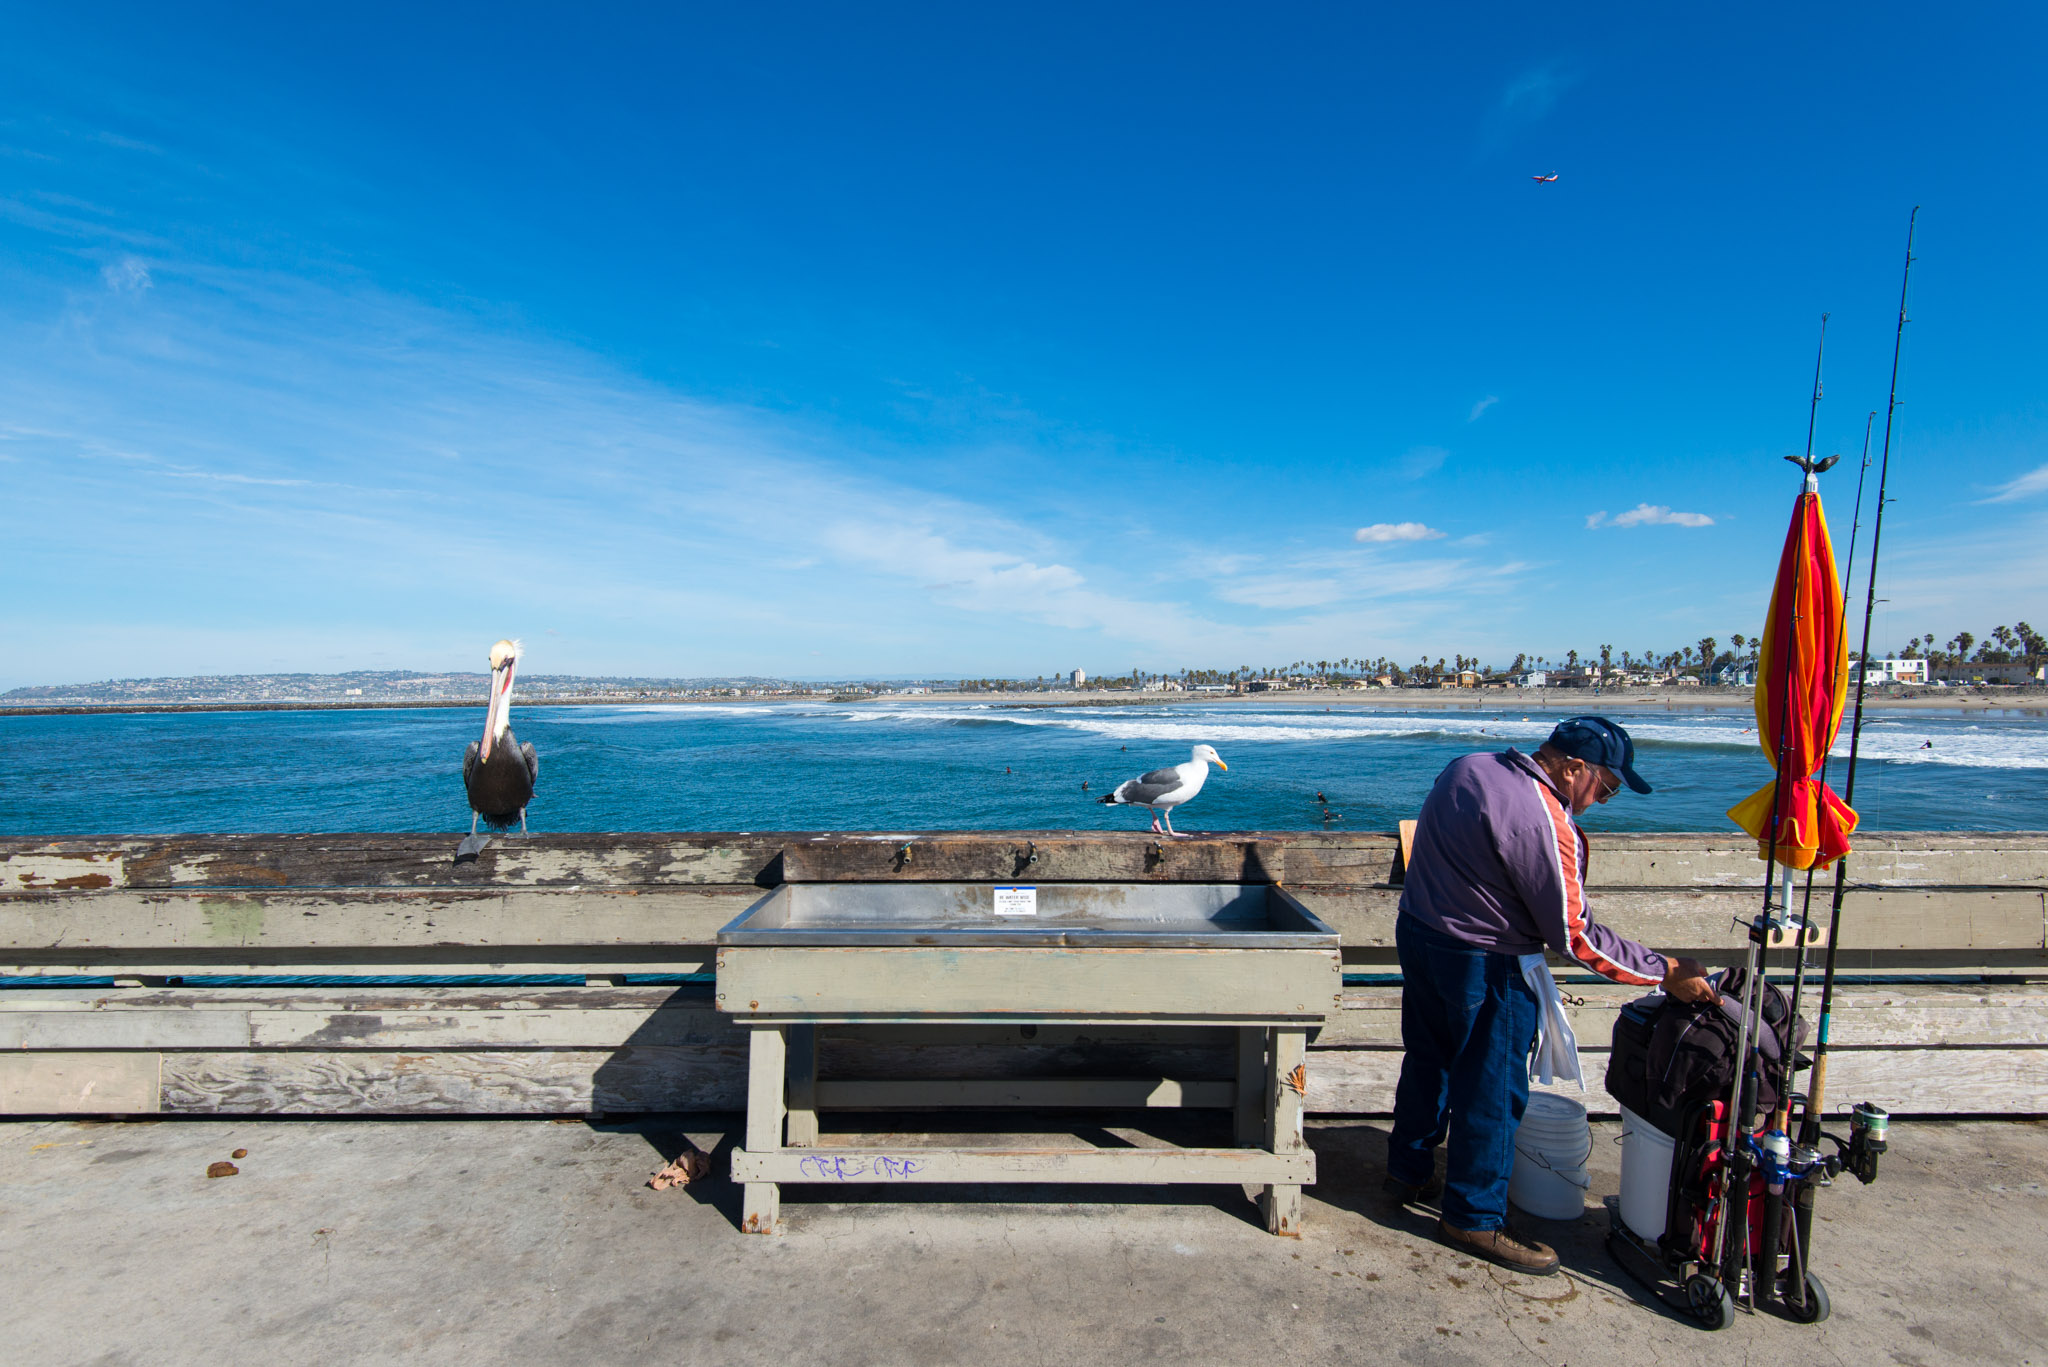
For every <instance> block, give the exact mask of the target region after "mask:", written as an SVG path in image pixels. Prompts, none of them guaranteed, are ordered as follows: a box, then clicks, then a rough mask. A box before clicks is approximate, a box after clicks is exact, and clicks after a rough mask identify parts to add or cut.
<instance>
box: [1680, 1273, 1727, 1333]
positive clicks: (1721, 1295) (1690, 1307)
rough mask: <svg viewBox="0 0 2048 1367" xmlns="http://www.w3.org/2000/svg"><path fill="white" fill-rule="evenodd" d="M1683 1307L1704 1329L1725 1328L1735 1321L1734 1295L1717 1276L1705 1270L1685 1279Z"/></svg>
mask: <svg viewBox="0 0 2048 1367" xmlns="http://www.w3.org/2000/svg"><path fill="white" fill-rule="evenodd" d="M1685 1308H1686V1310H1687V1311H1689V1312H1690V1313H1691V1315H1692V1317H1693V1318H1694V1319H1696V1320H1698V1321H1699V1322H1700V1326H1701V1327H1702V1328H1705V1329H1726V1328H1727V1327H1728V1326H1729V1325H1731V1324H1733V1323H1735V1297H1733V1296H1731V1295H1729V1294H1728V1288H1727V1287H1726V1286H1724V1285H1722V1283H1721V1279H1720V1278H1719V1277H1714V1276H1709V1275H1708V1274H1707V1273H1705V1272H1695V1273H1693V1274H1692V1275H1691V1276H1690V1277H1687V1278H1686V1279H1685Z"/></svg>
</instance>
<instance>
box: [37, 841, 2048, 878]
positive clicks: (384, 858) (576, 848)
mask: <svg viewBox="0 0 2048 1367" xmlns="http://www.w3.org/2000/svg"><path fill="white" fill-rule="evenodd" d="M1033 842H1035V843H1036V846H1037V849H1036V851H1035V852H1036V853H1037V854H1038V856H1039V858H1038V860H1037V862H1036V863H1030V862H1026V863H1025V865H1024V867H1023V868H1022V869H1019V868H1018V867H1017V863H1018V858H1019V855H1020V854H1021V855H1022V856H1023V857H1024V859H1025V860H1026V861H1028V859H1029V855H1030V853H1032V852H1034V851H1033V850H1032V848H1031V846H1032V843H1033ZM454 843H455V841H454V836H453V834H369V835H354V834H344V835H289V836H288V835H240V836H236V835H178V836H151V837H105V838H79V839H60V840H49V839H41V838H33V837H9V838H5V839H0V890H24V889H42V890H49V889H51V888H53V887H56V886H57V885H59V884H60V883H63V884H66V885H68V886H71V887H78V888H92V887H104V888H172V887H186V888H203V887H215V888H255V887H270V888H291V887H300V888H313V887H319V888H325V887H416V888H431V887H446V888H458V887H464V886H474V885H478V884H498V885H508V884H509V885H519V886H557V887H568V886H577V885H580V886H585V887H592V886H600V885H602V886H614V887H625V886H680V885H692V884H710V883H735V884H748V885H753V886H757V887H766V886H772V885H773V884H774V883H776V882H777V881H780V879H781V877H782V865H781V860H782V851H783V848H784V847H785V846H799V845H801V846H804V847H805V848H806V851H807V853H806V857H807V858H809V859H810V860H811V861H812V866H813V867H814V868H827V867H830V866H832V861H834V860H840V861H850V862H841V863H840V864H838V865H837V867H839V868H841V869H843V870H845V871H847V872H850V873H852V874H853V875H854V876H869V874H870V873H871V872H873V870H874V868H875V861H876V860H878V859H879V860H880V863H881V865H882V866H884V867H886V866H887V865H889V864H892V863H894V862H895V859H894V856H895V853H896V851H897V850H898V849H900V847H901V845H902V844H904V843H910V844H911V845H912V846H913V857H912V860H911V861H910V863H911V865H912V866H913V869H914V868H915V865H916V864H917V863H918V859H917V855H916V850H917V848H919V847H923V848H925V849H926V862H927V867H929V868H932V869H940V868H941V866H942V865H943V864H944V863H946V862H947V861H951V863H952V866H953V867H954V868H956V869H958V870H961V872H959V873H958V874H957V875H950V876H960V877H969V878H975V879H992V880H998V881H1007V880H1009V879H1012V878H1015V877H1018V876H1020V875H1024V874H1027V873H1028V875H1029V876H1030V877H1032V878H1034V879H1041V878H1042V879H1044V880H1046V881H1063V880H1068V879H1075V880H1081V881H1087V880H1091V879H1096V878H1103V877H1110V878H1123V877H1129V878H1134V879H1135V878H1144V877H1155V878H1156V877H1165V878H1169V879H1171V878H1179V877H1188V876H1200V877H1203V878H1207V877H1209V876H1210V874H1209V872H1204V871H1203V869H1204V861H1207V860H1211V859H1214V858H1216V857H1217V856H1215V855H1212V854H1208V853H1204V854H1202V855H1199V856H1198V855H1195V854H1192V853H1191V854H1188V855H1185V856H1177V855H1176V854H1175V851H1176V850H1192V849H1193V848H1195V847H1198V846H1204V845H1207V846H1211V847H1213V848H1215V849H1218V850H1221V849H1223V848H1226V847H1232V848H1235V849H1237V850H1239V851H1242V850H1244V849H1246V848H1248V847H1256V848H1257V849H1258V851H1259V856H1258V858H1259V867H1260V868H1261V869H1262V870H1263V871H1264V872H1265V873H1267V874H1270V875H1271V876H1274V877H1280V876H1282V875H1283V874H1284V879H1285V881H1286V882H1287V883H1289V884H1290V885H1292V886H1297V887H1303V886H1329V885H1336V886H1360V885H1373V884H1378V885H1385V884H1387V883H1388V882H1390V881H1391V879H1392V876H1393V870H1394V868H1395V864H1396V858H1397V854H1396V852H1397V848H1398V841H1397V837H1396V835H1395V834H1394V833H1393V832H1377V831H1284V832H1243V833H1233V834H1229V835H1219V836H1209V837H1205V838H1204V839H1203V840H1199V841H1192V842H1185V843H1177V844H1170V845H1166V846H1164V848H1165V850H1166V854H1165V867H1164V868H1163V869H1158V868H1151V867H1148V858H1147V855H1148V852H1149V848H1150V846H1151V844H1152V843H1153V842H1152V838H1151V837H1150V836H1149V835H1147V834H1145V833H1142V832H1135V831H1130V832H1126V831H1104V832H1076V831H986V832H930V831H926V832H899V833H889V832H835V833H819V832H768V831H757V832H748V833H737V834H736V833H731V832H661V833H649V834H638V833H585V834H550V835H532V836H526V837H517V838H513V837H501V838H499V839H496V840H493V841H492V842H491V845H490V846H489V847H488V848H487V849H486V850H485V851H484V853H483V855H482V856H481V857H480V858H479V859H478V860H477V861H476V862H475V863H474V864H469V863H465V864H462V865H456V864H454V863H453V847H454ZM1856 846H1857V849H1856V853H1855V854H1854V855H1853V856H1851V873H1852V876H1853V877H1854V878H1855V879H1856V880H1857V881H1858V882H1860V883H1866V884H1883V885H1887V886H1930V885H1939V886H1973V887H2003V886H2020V887H2035V888H2044V887H2048V834H2044V833H2041V832H2013V833H2005V832H1998V833H1984V832H1938V833H1922V832H1871V831H1864V832H1858V834H1857V837H1856ZM941 847H943V851H942V849H941ZM847 850H850V851H852V853H840V852H839V851H847ZM1268 852H1270V853H1268ZM1134 854H1135V863H1133V862H1132V861H1133V856H1134ZM1272 859H1278V860H1279V861H1280V862H1279V864H1278V865H1274V864H1272V863H1271V862H1270V860H1272ZM820 861H823V862H822V863H821V862H820ZM1152 862H1156V861H1152ZM1230 867H1231V866H1230V864H1229V862H1228V859H1227V858H1225V861H1224V862H1223V863H1221V864H1217V865H1215V870H1216V871H1226V870H1228V869H1229V868H1230ZM1235 867H1236V869H1237V870H1238V871H1240V872H1241V871H1242V869H1243V868H1244V865H1243V863H1242V862H1239V863H1238V864H1237V865H1236V866H1235ZM1176 870H1178V871H1176ZM875 876H880V875H879V874H877V875H875ZM889 876H892V877H893V876H900V871H896V870H890V872H889ZM928 876H949V875H946V874H944V873H943V872H939V873H935V874H931V875H928ZM1591 876H1592V880H1593V884H1594V886H1596V887H1602V886H1606V887H1631V886H1641V887H1718V888H1741V887H1753V886H1755V885H1756V883H1757V881H1758V878H1759V876H1760V865H1759V863H1758V861H1757V859H1756V856H1755V849H1754V847H1753V845H1751V844H1750V843H1749V842H1747V841H1746V840H1743V839H1742V838H1741V837H1740V836H1739V835H1738V834H1737V833H1735V832H1728V833H1726V834H1667V833H1637V834H1630V833H1604V832H1603V833H1599V834H1596V835H1595V837H1594V842H1593V857H1592V861H1591ZM72 879H82V880H84V881H81V882H68V880H72ZM99 879H105V880H106V881H105V882H100V881H98V880H99Z"/></svg>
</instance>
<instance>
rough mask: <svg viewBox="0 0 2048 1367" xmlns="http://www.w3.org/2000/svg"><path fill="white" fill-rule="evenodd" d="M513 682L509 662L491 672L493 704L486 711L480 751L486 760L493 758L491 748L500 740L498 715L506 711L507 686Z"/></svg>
mask: <svg viewBox="0 0 2048 1367" xmlns="http://www.w3.org/2000/svg"><path fill="white" fill-rule="evenodd" d="M511 681H512V666H511V664H510V663H509V662H508V663H506V664H502V665H500V666H498V667H497V668H496V669H494V670H492V671H491V702H490V705H489V706H488V707H486V708H485V709H484V741H483V745H482V747H481V749H480V751H479V753H480V755H481V757H482V758H484V759H489V758H490V757H491V746H492V744H493V743H495V742H496V740H497V738H498V715H499V714H500V713H501V712H503V711H504V710H505V685H506V684H509V683H510V682H511Z"/></svg>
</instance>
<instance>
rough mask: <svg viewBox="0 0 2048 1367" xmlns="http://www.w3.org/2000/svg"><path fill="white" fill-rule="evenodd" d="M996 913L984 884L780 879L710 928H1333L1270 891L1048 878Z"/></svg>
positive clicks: (1070, 938) (1216, 945) (1198, 931)
mask: <svg viewBox="0 0 2048 1367" xmlns="http://www.w3.org/2000/svg"><path fill="white" fill-rule="evenodd" d="M1031 891H1032V893H1033V894H1034V897H1033V898H1032V900H1033V901H1034V902H1035V905H1034V907H1033V909H1032V911H1031V913H1030V914H1025V915H1020V914H1001V913H999V912H998V911H997V909H996V898H997V886H996V885H993V884H988V883H788V884H784V885H783V886H782V887H779V888H777V889H776V890H775V891H774V892H772V893H770V894H768V895H767V896H766V897H764V898H762V899H761V900H760V901H758V902H756V903H755V904H754V905H753V906H751V907H749V908H747V910H746V911H745V912H744V913H743V914H741V915H740V916H739V917H737V918H736V919H734V920H733V921H732V922H730V923H729V924H727V925H726V926H725V928H724V929H722V930H720V931H719V932H718V943H719V944H720V945H721V946H723V945H750V946H776V945H876V946H882V945H898V946H900V945H931V946H948V947H965V946H1000V945H1013V946H1027V947H1036V948H1049V947H1057V946H1067V947H1073V948H1086V947H1093V948H1100V949H1110V948H1127V949H1142V948H1159V949H1167V948H1179V949H1324V950H1334V949H1336V948H1337V947H1338V937H1337V932H1336V931H1335V930H1333V929H1331V928H1330V927H1329V926H1328V925H1326V924H1324V923H1323V922H1322V921H1321V920H1320V919H1318V918H1317V917H1316V915H1315V914H1314V913H1313V912H1311V911H1309V910H1308V908H1306V907H1304V906H1303V905H1302V904H1301V903H1300V902H1298V901H1296V900H1295V899H1294V897H1293V896H1291V895H1290V894H1289V893H1288V892H1287V891H1286V890H1285V889H1283V888H1280V887H1276V886H1273V885H1271V884H1245V883H1047V884H1043V885H1041V886H1039V887H1037V888H1035V889H1032V890H1031Z"/></svg>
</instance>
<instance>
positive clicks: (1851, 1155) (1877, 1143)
mask: <svg viewBox="0 0 2048 1367" xmlns="http://www.w3.org/2000/svg"><path fill="white" fill-rule="evenodd" d="M1891 1121H1892V1117H1891V1113H1890V1112H1889V1111H1886V1110H1885V1109H1884V1108H1883V1107H1882V1106H1873V1105H1871V1104H1870V1103H1869V1102H1867V1101H1864V1102H1859V1103H1857V1106H1856V1109H1855V1110H1853V1111H1851V1112H1849V1151H1848V1153H1847V1154H1846V1155H1845V1156H1844V1161H1843V1164H1842V1166H1843V1167H1845V1168H1847V1169H1848V1170H1849V1171H1850V1172H1853V1173H1855V1174H1856V1180H1857V1181H1859V1182H1861V1183H1863V1185H1865V1186H1869V1185H1870V1184H1871V1183H1872V1182H1875V1181H1876V1180H1877V1160H1878V1159H1879V1157H1881V1156H1882V1155H1883V1153H1884V1151H1885V1149H1886V1148H1887V1147H1889V1145H1888V1144H1887V1143H1886V1141H1885V1135H1886V1133H1887V1131H1888V1130H1889V1128H1890V1126H1891Z"/></svg>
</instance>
